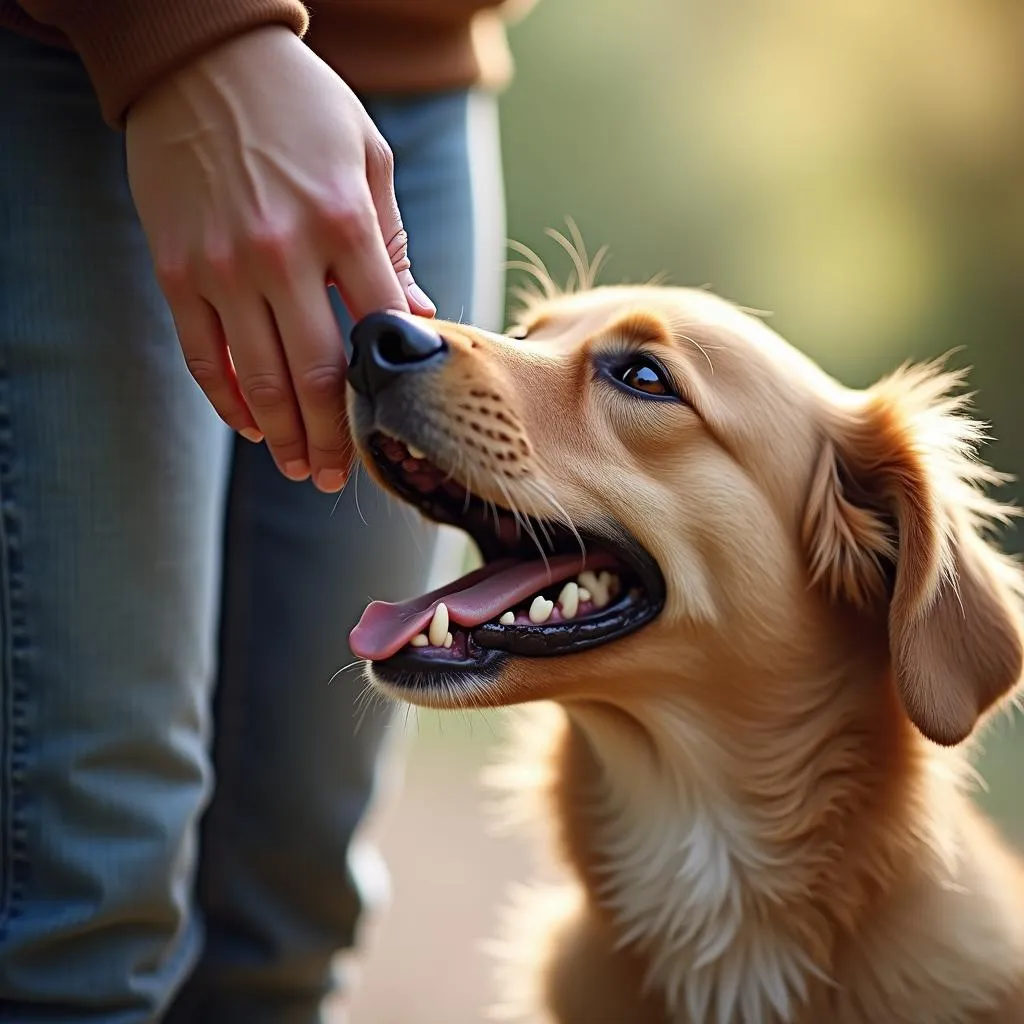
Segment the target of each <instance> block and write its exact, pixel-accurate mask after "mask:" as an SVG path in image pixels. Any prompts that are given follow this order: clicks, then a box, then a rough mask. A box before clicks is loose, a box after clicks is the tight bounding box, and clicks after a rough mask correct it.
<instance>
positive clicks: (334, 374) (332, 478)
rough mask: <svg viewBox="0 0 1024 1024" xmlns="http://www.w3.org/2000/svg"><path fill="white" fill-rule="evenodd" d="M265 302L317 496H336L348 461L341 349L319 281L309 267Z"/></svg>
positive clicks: (323, 288) (342, 351)
mask: <svg viewBox="0 0 1024 1024" xmlns="http://www.w3.org/2000/svg"><path fill="white" fill-rule="evenodd" d="M270 300H271V304H272V306H273V310H274V317H275V319H276V321H277V328H278V331H279V333H280V336H281V341H282V346H283V349H284V352H285V358H286V360H287V364H288V370H289V372H290V375H291V381H292V386H293V388H294V393H295V396H296V399H297V401H298V407H299V410H300V413H301V415H302V422H303V425H304V428H305V438H306V452H307V456H308V459H309V465H310V469H311V471H312V474H313V480H314V482H315V484H316V486H317V487H318V488H319V489H320V490H321V491H327V492H332V491H339V490H341V488H342V487H343V486H344V484H345V481H346V479H347V478H348V467H349V464H350V463H351V458H352V446H351V442H350V440H349V436H348V421H347V418H346V415H345V350H344V347H343V345H342V338H341V332H340V330H339V329H338V324H337V321H336V320H335V317H334V311H333V310H332V308H331V302H330V298H329V297H328V293H327V287H326V285H325V283H324V280H323V276H322V274H319V273H316V272H315V271H314V270H313V268H312V267H311V268H309V269H308V270H307V272H305V273H302V274H300V275H297V277H296V279H295V280H294V281H293V282H292V283H291V286H290V287H288V288H287V289H284V288H282V289H281V290H280V291H279V292H277V293H272V294H271V295H270Z"/></svg>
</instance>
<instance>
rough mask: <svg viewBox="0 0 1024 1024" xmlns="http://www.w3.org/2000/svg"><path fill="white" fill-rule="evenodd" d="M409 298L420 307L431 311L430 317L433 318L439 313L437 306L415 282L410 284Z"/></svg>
mask: <svg viewBox="0 0 1024 1024" xmlns="http://www.w3.org/2000/svg"><path fill="white" fill-rule="evenodd" d="M409 298H410V299H412V300H413V302H415V303H416V304H417V305H418V306H422V307H424V308H425V309H429V310H430V316H433V315H434V314H435V313H436V312H437V306H435V305H434V304H433V302H431V301H430V299H429V298H428V297H427V293H426V292H425V291H424V290H423V289H422V288H421V287H420V286H419V285H418V284H417V283H416V282H415V281H412V282H410V284H409Z"/></svg>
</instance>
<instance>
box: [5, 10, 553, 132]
mask: <svg viewBox="0 0 1024 1024" xmlns="http://www.w3.org/2000/svg"><path fill="white" fill-rule="evenodd" d="M533 2H534V0H308V2H307V3H306V4H303V2H302V0H0V30H2V29H9V30H13V31H15V32H19V33H22V34H23V35H28V36H31V37H33V38H34V39H37V40H39V41H41V42H45V43H51V44H54V45H57V46H63V47H71V48H73V49H74V50H76V51H77V52H78V54H79V55H80V56H81V58H82V61H83V62H84V64H85V66H86V69H87V70H88V72H89V75H90V77H91V78H92V82H93V85H94V87H95V89H96V92H97V95H98V96H99V99H100V103H101V105H102V107H103V114H104V116H105V117H106V119H107V120H108V121H109V122H110V123H111V124H112V125H117V126H119V125H121V124H123V122H124V117H125V114H126V112H127V110H128V108H129V107H130V106H131V105H132V103H134V102H135V100H136V99H137V98H138V97H139V96H140V95H141V94H142V93H143V92H144V91H145V90H146V89H147V88H148V87H149V86H150V85H152V84H153V83H154V82H156V81H158V80H159V79H160V78H161V77H162V76H164V75H166V74H168V73H169V72H171V71H173V70H175V69H176V68H178V67H180V66H181V65H183V64H185V63H187V62H188V61H189V60H190V59H191V58H192V57H195V56H197V55H198V54H200V53H201V52H203V51H204V50H207V49H209V48H210V47H212V46H214V45H216V44H217V43H220V42H222V41H224V40H226V39H229V38H231V37H232V36H236V35H239V34H241V33H243V32H246V31H248V30H249V29H252V28H256V27H258V26H261V25H270V24H281V25H287V26H288V27H289V28H290V29H292V31H293V32H295V33H296V34H297V35H299V36H302V37H303V38H305V40H306V42H307V43H308V44H309V45H310V47H312V49H313V50H315V51H316V53H318V54H319V55H320V57H322V58H323V59H324V60H325V61H326V62H327V63H328V64H330V65H331V67H333V68H334V70H335V71H337V72H338V74H340V75H341V76H342V77H343V78H344V79H345V81H346V82H348V84H349V85H350V86H351V87H352V88H353V89H355V90H356V92H362V93H375V92H376V93H381V92H384V93H397V94H402V93H405V94H408V93H419V92H431V91H435V90H441V89H453V88H460V87H465V86H470V85H478V86H483V87H487V88H500V87H502V86H504V85H505V84H506V83H507V81H508V79H509V77H510V75H511V71H512V62H511V59H510V57H509V52H508V46H507V44H506V42H505V30H504V24H503V22H504V20H505V19H507V18H508V17H509V16H511V15H513V14H520V13H522V12H524V11H525V10H526V9H528V8H529V7H530V6H532V4H533Z"/></svg>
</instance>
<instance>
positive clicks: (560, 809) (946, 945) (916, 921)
mask: <svg viewBox="0 0 1024 1024" xmlns="http://www.w3.org/2000/svg"><path fill="white" fill-rule="evenodd" d="M352 342H353V356H352V360H351V364H350V369H349V377H348V411H349V417H350V424H351V428H352V433H353V438H354V441H355V444H356V447H357V450H358V454H359V456H360V458H361V460H362V462H363V464H364V465H365V466H366V468H367V469H368V470H369V472H370V474H371V475H372V476H373V477H374V478H375V480H376V481H377V482H378V483H379V484H380V485H381V486H382V487H384V488H386V489H387V490H388V491H390V492H391V493H392V494H394V495H397V496H398V498H400V499H402V500H404V501H405V502H408V503H409V504H410V505H413V506H414V507H415V508H417V509H419V510H420V512H422V513H423V514H424V515H426V516H427V517H429V518H430V519H432V520H435V521H437V522H439V523H447V524H452V525H455V526H457V527H460V528H461V529H463V530H465V531H466V532H467V533H468V534H469V535H470V536H471V537H472V538H473V539H474V541H475V542H476V545H477V547H478V548H479V550H480V553H481V555H482V558H483V567H482V568H480V569H478V570H477V571H475V572H473V573H471V574H470V575H469V576H467V577H465V578H463V579H462V580H459V581H457V582H455V583H452V584H450V585H448V586H445V587H442V588H441V589H439V590H436V591H434V592H433V593H431V594H427V595H424V596H422V597H418V598H413V599H411V600H409V601H405V602H401V603H396V604H383V603H380V602H374V603H373V604H371V605H370V606H369V607H368V608H367V610H366V612H365V613H364V615H363V617H362V619H361V620H360V622H359V623H358V625H357V626H356V627H355V629H354V630H353V631H352V633H351V646H352V649H353V651H354V652H355V654H356V655H357V656H358V657H360V658H362V659H365V661H366V662H367V665H368V668H367V673H368V678H369V680H370V683H371V684H372V686H373V687H375V688H376V689H377V690H379V691H380V692H382V693H383V694H385V695H387V696H388V697H390V698H394V699H395V700H398V701H405V702H409V703H412V704H416V705H422V706H427V707H433V708H459V709H466V708H491V707H513V706H523V705H534V704H536V705H537V707H538V708H539V709H540V711H539V712H538V717H537V718H536V719H535V720H533V719H531V720H528V722H527V724H526V726H525V728H524V729H523V730H522V735H521V737H520V742H519V747H518V749H519V753H518V755H517V759H516V760H515V761H513V762H512V764H511V767H510V771H508V772H506V773H505V774H506V778H505V781H506V783H508V785H509V786H510V788H511V789H512V790H513V791H514V792H518V793H519V795H520V796H521V797H523V798H524V799H527V798H528V800H527V803H526V804H524V807H526V810H527V813H534V814H536V815H538V816H539V817H540V818H542V819H543V820H544V821H546V822H547V823H548V826H549V830H550V833H551V838H552V841H553V849H554V850H555V852H556V854H557V855H558V857H559V858H560V860H561V863H562V864H563V865H564V866H565V868H566V871H567V874H568V877H569V879H570V881H569V882H568V883H567V884H566V885H565V886H562V887H556V888H554V889H550V888H547V889H545V888H541V887H537V888H536V889H535V890H526V892H525V893H524V894H520V897H519V899H518V900H517V903H516V906H515V907H514V908H513V911H512V912H511V914H510V918H509V921H508V922H507V924H506V934H505V938H504V942H503V948H504V954H505V957H506V963H505V966H504V969H503V978H504V982H503V985H504V989H503V996H502V999H503V1002H502V1005H503V1006H504V1008H505V1010H506V1011H507V1013H508V1015H510V1016H516V1015H517V1014H518V1015H519V1018H521V1019H524V1020H532V1021H547V1022H558V1024H731V1022H742V1024H1011V1022H1022V1021H1024V865H1022V863H1021V861H1020V859H1018V857H1017V856H1016V855H1015V854H1014V853H1013V852H1012V851H1011V849H1010V848H1009V847H1008V846H1007V845H1005V844H1004V843H1003V842H1002V841H1001V839H1000V838H999V837H998V835H997V834H996V831H995V830H994V829H993V827H992V826H990V824H989V823H988V822H986V821H985V820H984V818H983V817H982V816H981V815H980V814H979V812H978V811H977V810H976V809H975V807H974V806H973V804H972V801H971V799H970V796H969V793H968V783H969V781H970V768H969V764H968V760H967V748H968V746H969V745H970V742H971V738H972V737H975V736H976V735H977V734H978V732H979V730H980V728H981V726H982V725H983V723H984V722H986V721H988V720H989V719H991V718H992V717H993V716H994V715H995V714H997V713H998V712H999V709H1005V708H1007V707H1008V706H1009V705H1010V704H1011V703H1012V701H1013V700H1014V698H1015V697H1019V696H1020V688H1019V680H1020V677H1021V674H1022V661H1024V641H1022V628H1021V623H1022V615H1021V610H1022V594H1024V585H1022V574H1021V572H1020V570H1019V569H1018V567H1017V565H1016V564H1015V563H1014V562H1013V561H1011V560H1010V559H1009V558H1007V557H1006V556H1004V555H1002V554H1000V553H999V552H998V550H997V549H996V547H995V546H994V543H993V541H992V539H991V536H990V532H989V527H990V526H991V525H992V524H996V523H998V522H999V521H1000V520H1001V519H1003V518H1005V516H1006V514H1007V509H1006V508H1004V507H1003V506H1001V505H1000V504H998V503H997V502H996V501H994V500H993V499H992V498H991V497H989V496H987V495H988V493H989V487H990V485H992V484H995V483H998V482H999V480H1000V477H999V476H998V475H997V474H996V473H995V472H994V471H993V470H991V469H990V468H988V467H987V466H986V465H985V464H984V463H982V462H980V461H978V460H977V459H976V457H975V452H976V450H977V448H978V446H979V444H980V443H981V442H982V441H983V440H984V437H983V429H982V427H981V425H979V424H978V423H977V422H975V421H974V420H973V419H972V418H971V417H970V416H969V415H968V410H967V406H966V399H965V398H964V397H963V396H962V395H961V386H962V383H963V378H962V375H960V374H957V373H950V372H947V371H946V370H945V369H944V368H943V367H942V366H941V365H938V364H929V365H926V366H906V367H904V368H902V369H901V370H899V371H898V372H896V373H894V374H892V375H890V376H888V377H886V378H885V379H883V380H881V381H880V382H879V383H877V384H876V385H874V386H873V387H870V388H868V389H867V390H863V391H858V390H851V389H848V388H846V387H843V386H842V385H841V384H839V383H837V382H836V381H835V380H833V379H832V378H830V377H829V376H827V375H826V374H825V372H824V371H823V370H821V369H820V368H819V367H818V366H817V365H816V364H815V363H814V362H812V361H811V360H810V359H808V358H806V357H805V356H804V355H803V354H801V353H800V352H798V351H797V350H796V349H795V348H793V347H791V346H790V345H789V344H788V343H787V342H785V341H784V340H783V339H782V338H781V337H780V336H779V335H778V334H776V333H775V332H774V331H772V330H771V329H770V328H769V327H768V326H767V325H766V324H765V323H764V322H763V321H762V320H761V319H758V318H757V317H755V316H753V315H751V314H749V313H748V312H746V311H744V310H742V309H740V308H739V307H737V306H734V305H733V304H731V303H729V302H726V301H725V300H723V299H720V298H718V297H716V296H715V295H713V294H711V293H709V292H706V291H700V290H687V289H681V288H680V289H677V288H668V287H661V286H643V287H631V286H611V287H599V288H585V289H583V290H582V291H578V292H576V293H570V294H561V293H560V294H551V295H549V296H548V297H546V298H543V299H539V300H537V301H534V302H531V303H530V304H529V305H528V307H527V309H526V310H525V311H524V313H523V315H522V317H521V318H520V321H519V322H518V323H517V324H516V326H515V328H514V329H513V330H510V331H509V333H508V334H506V335H496V334H492V333H488V332H486V331H483V330H479V329H476V328H474V327H471V326H467V325H465V324H456V323H446V322H433V321H426V320H418V319H416V318H413V317H410V316H407V315H404V314H398V313H386V312H385V313H377V314H372V315H370V316H369V317H367V318H366V319H364V320H362V321H360V323H359V324H358V325H357V326H356V328H355V329H354V331H353V333H352ZM538 702H540V703H538ZM509 780H511V781H509Z"/></svg>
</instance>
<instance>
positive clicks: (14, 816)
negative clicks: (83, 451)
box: [0, 371, 29, 938]
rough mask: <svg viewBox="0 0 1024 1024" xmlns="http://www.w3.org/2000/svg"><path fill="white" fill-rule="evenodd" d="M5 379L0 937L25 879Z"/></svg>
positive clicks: (20, 579)
mask: <svg viewBox="0 0 1024 1024" xmlns="http://www.w3.org/2000/svg"><path fill="white" fill-rule="evenodd" d="M10 410H11V406H10V380H9V378H8V375H7V373H6V372H4V371H0V659H2V662H0V672H2V674H3V678H2V680H0V697H2V698H3V699H2V700H0V741H2V743H0V852H2V854H3V856H2V857H0V938H2V937H3V936H4V934H5V932H6V930H7V926H8V925H9V923H10V921H11V920H12V919H13V918H15V917H17V916H18V914H19V912H20V903H21V901H22V900H23V899H24V892H25V887H26V883H27V878H28V868H29V859H28V825H27V822H26V820H25V807H26V802H27V792H26V787H25V781H26V773H27V770H28V764H27V760H28V747H29V729H28V686H27V682H26V679H25V671H24V669H25V665H26V661H27V658H28V637H27V631H26V614H25V600H24V597H25V588H24V573H23V548H22V535H21V517H20V515H19V514H18V511H17V505H16V502H15V501H14V490H15V480H14V444H13V430H12V425H11V411H10Z"/></svg>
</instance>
